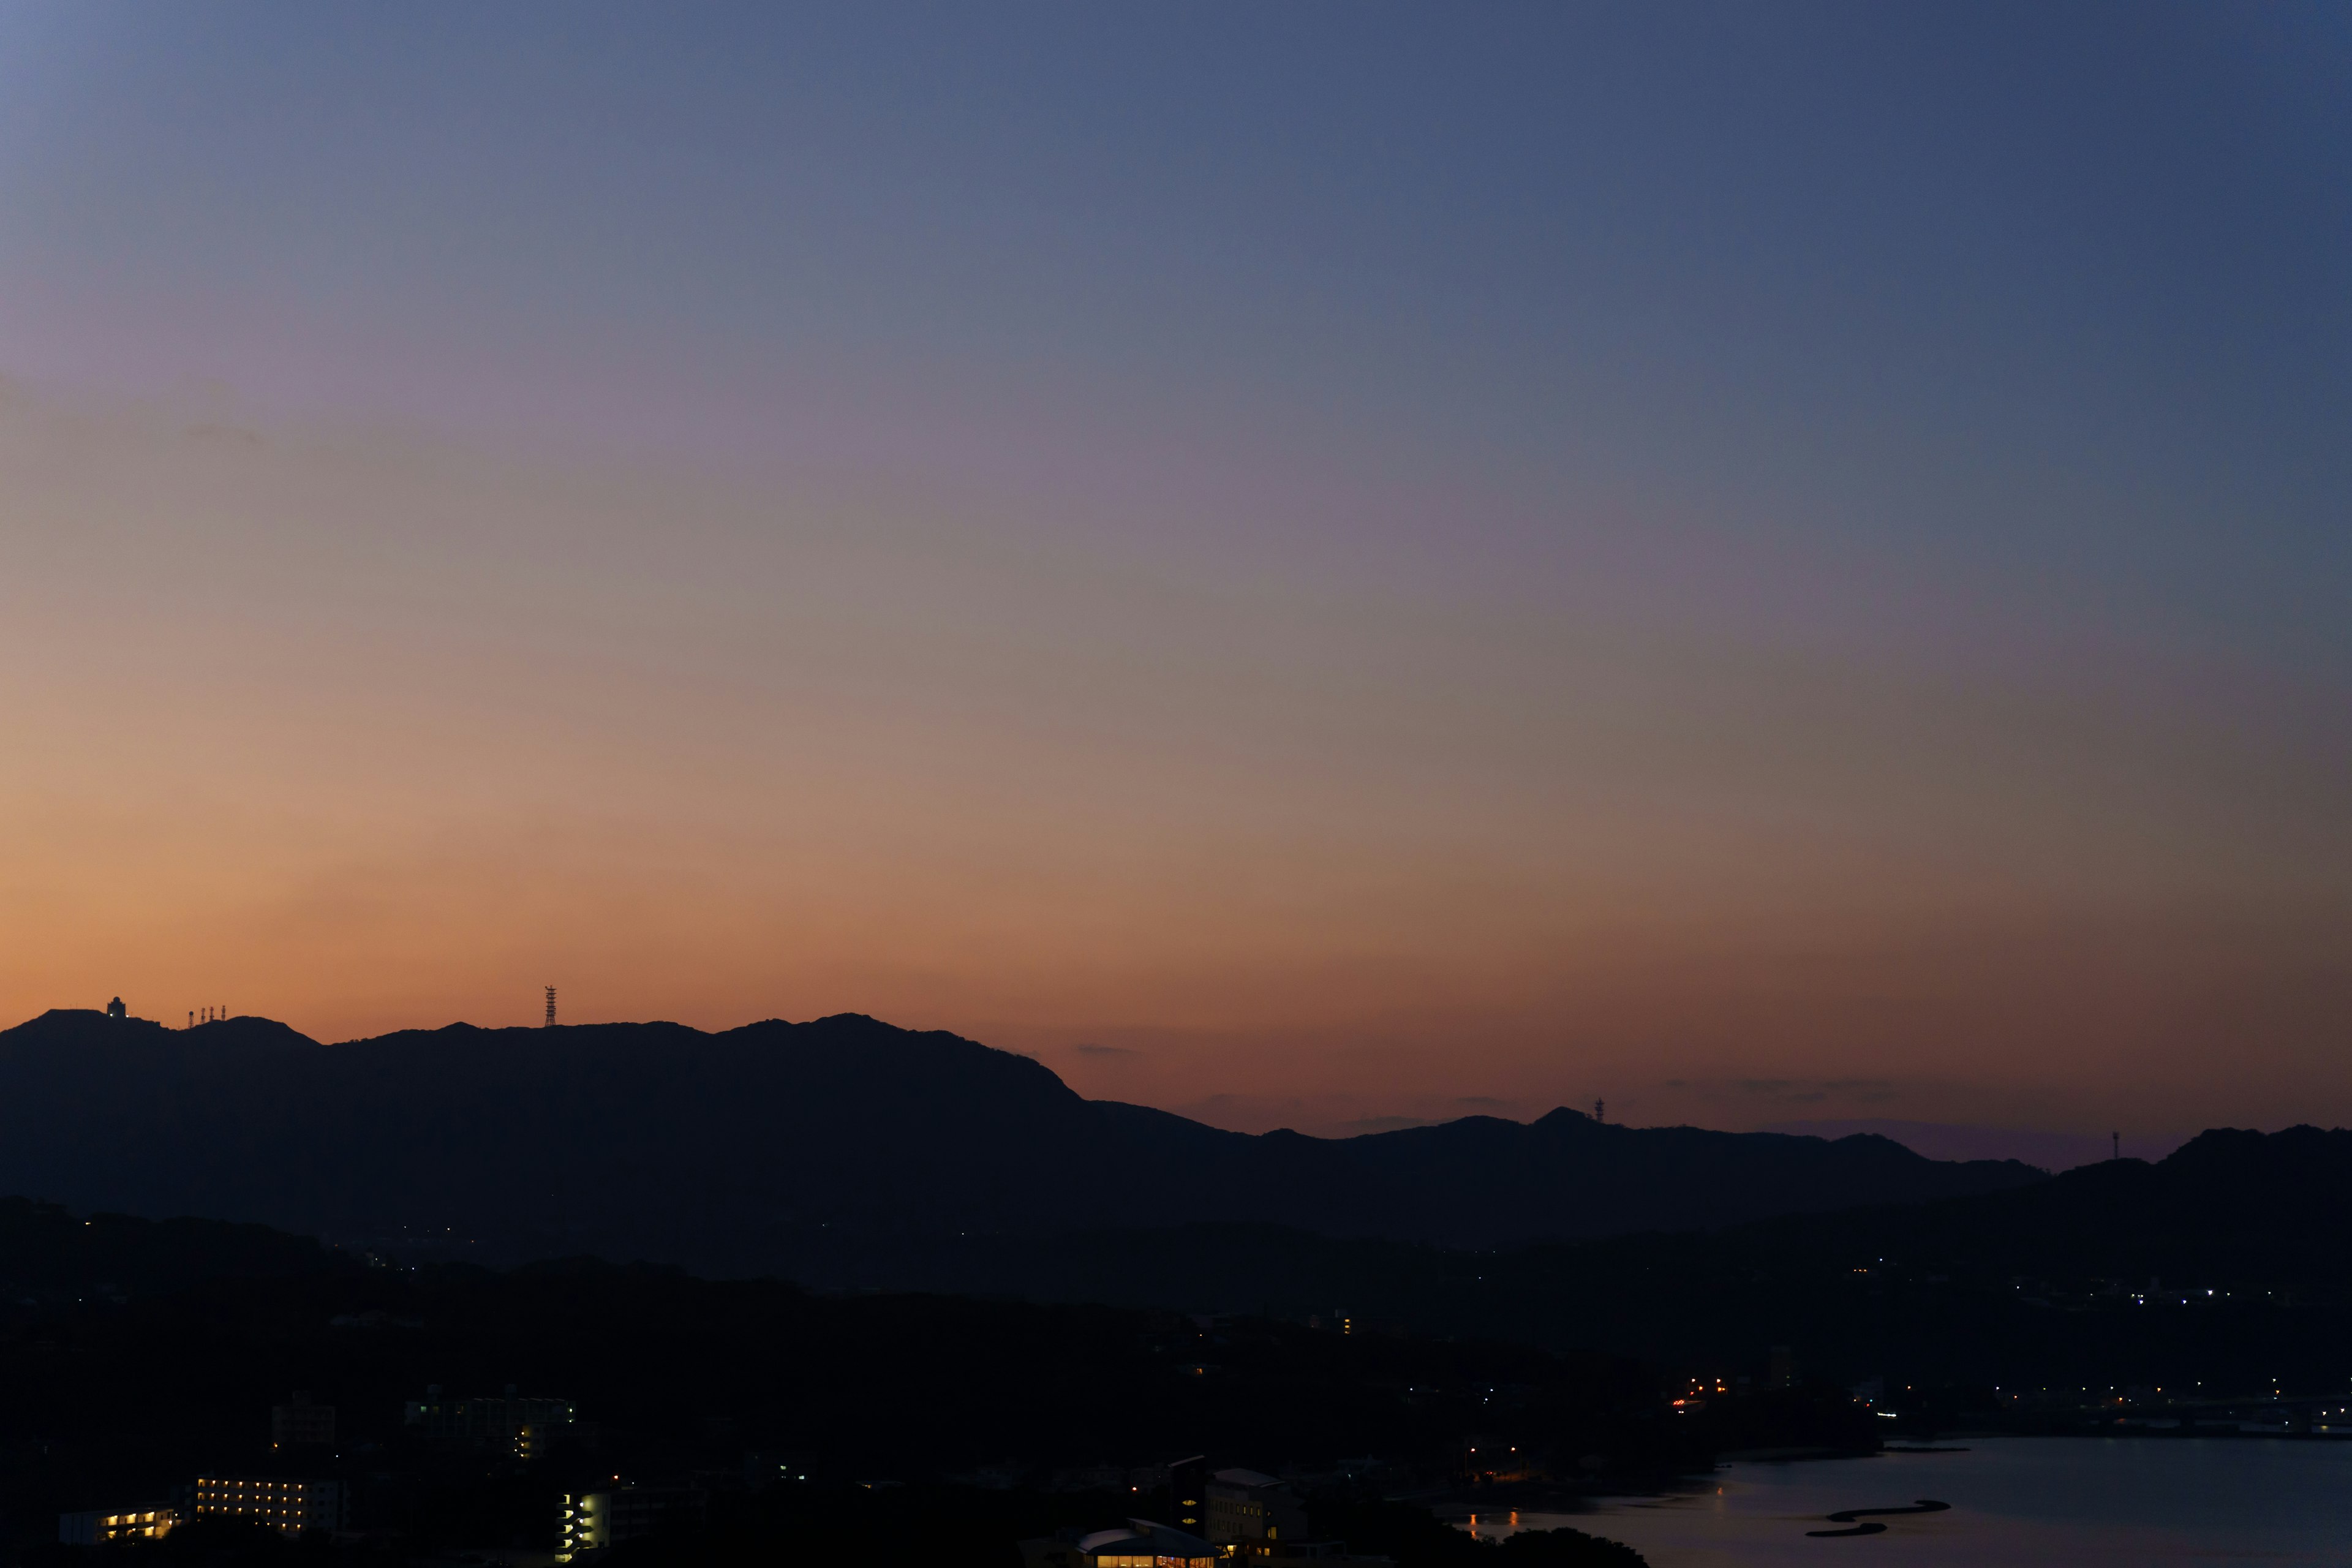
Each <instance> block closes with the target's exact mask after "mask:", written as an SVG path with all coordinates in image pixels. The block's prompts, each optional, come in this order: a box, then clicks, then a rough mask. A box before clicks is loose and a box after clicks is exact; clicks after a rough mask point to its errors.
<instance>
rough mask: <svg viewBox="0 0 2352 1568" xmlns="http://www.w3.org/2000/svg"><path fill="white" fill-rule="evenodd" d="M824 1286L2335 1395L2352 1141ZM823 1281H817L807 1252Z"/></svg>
mask: <svg viewBox="0 0 2352 1568" xmlns="http://www.w3.org/2000/svg"><path fill="white" fill-rule="evenodd" d="M832 1268H833V1274H832V1276H831V1277H830V1279H827V1280H825V1282H831V1283H852V1282H863V1283H870V1284H879V1285H889V1286H897V1287H899V1288H908V1287H921V1288H926V1289H940V1290H956V1291H963V1292H970V1293H975V1294H983V1295H989V1294H1019V1295H1025V1296H1029V1297H1031V1298H1033V1299H1037V1300H1085V1301H1099V1302H1103V1303H1106V1304H1110V1305H1132V1306H1141V1305H1153V1306H1163V1307H1169V1308H1175V1309H1180V1310H1194V1311H1202V1310H1251V1311H1256V1310H1264V1311H1267V1312H1270V1313H1272V1314H1274V1315H1276V1316H1293V1317H1297V1316H1302V1315H1305V1314H1307V1313H1309V1312H1321V1313H1325V1314H1329V1313H1332V1312H1334V1311H1335V1310H1336V1311H1346V1312H1348V1313H1349V1314H1351V1315H1352V1316H1353V1317H1354V1319H1355V1321H1357V1322H1359V1323H1360V1324H1372V1325H1388V1324H1393V1325H1396V1326H1399V1327H1402V1328H1405V1329H1408V1330H1410V1331H1414V1332H1418V1333H1434V1334H1458V1335H1469V1336H1490V1337H1494V1338H1497V1339H1505V1340H1517V1341H1523V1342H1528V1343H1534V1344H1541V1345H1546V1346H1549V1347H1552V1348H1555V1349H1580V1350H1599V1351H1607V1352H1613V1353H1619V1354H1630V1355H1638V1356H1646V1357H1656V1358H1659V1359H1661V1360H1664V1361H1666V1362H1669V1363H1688V1364H1690V1365H1693V1366H1694V1367H1696V1368H1698V1369H1702V1370H1706V1371H1709V1372H1711V1373H1720V1372H1725V1371H1737V1372H1748V1373H1761V1372H1762V1371H1763V1365H1762V1361H1763V1355H1764V1351H1765V1348H1766V1347H1767V1346H1769V1345H1772V1344H1789V1345H1792V1346H1794V1347H1795V1348H1796V1350H1797V1352H1798V1356H1799V1360H1800V1362H1801V1363H1803V1364H1805V1365H1807V1366H1809V1367H1811V1368H1813V1369H1814V1370H1816V1371H1819V1372H1823V1373H1829V1374H1831V1375H1832V1376H1834V1377H1836V1378H1838V1379H1840V1380H1842V1381H1852V1380H1854V1379H1858V1378H1862V1377H1865V1376H1874V1375H1885V1376H1889V1377H1893V1378H1895V1379H1896V1380H1897V1381H1898V1382H1900V1381H1905V1380H1912V1379H1917V1380H1920V1381H1922V1382H1925V1381H1932V1380H1941V1379H1958V1380H1962V1381H1967V1380H1978V1381H1980V1382H1981V1383H1982V1384H1984V1385H1985V1386H1986V1387H1988V1388H1990V1387H1991V1386H1993V1385H2007V1386H2011V1387H2016V1386H2020V1385H2023V1386H2028V1387H2031V1386H2035V1385H2036V1384H2039V1383H2042V1382H2043V1381H2045V1380H2046V1381H2047V1382H2048V1383H2050V1384H2058V1383H2065V1384H2069V1385H2074V1384H2088V1385H2104V1384H2110V1383H2111V1384H2115V1385H2116V1387H2118V1388H2121V1387H2124V1386H2126V1385H2129V1384H2145V1385H2148V1386H2159V1387H2189V1386H2193V1385H2194V1384H2198V1383H2203V1384H2206V1385H2207V1386H2208V1387H2210V1388H2212V1389H2216V1390H2228V1391H2231V1392H2239V1391H2242V1390H2245V1389H2250V1388H2255V1387H2267V1386H2269V1385H2270V1382H2271V1380H2272V1379H2273V1378H2279V1379H2284V1380H2285V1381H2286V1382H2288V1383H2291V1384H2297V1385H2300V1386H2303V1387H2305V1388H2314V1387H2331V1388H2332V1387H2336V1386H2338V1385H2339V1384H2340V1380H2341V1377H2342V1365H2341V1362H2342V1346H2343V1344H2344V1342H2345V1341H2346V1339H2347V1336H2352V1131H2343V1130H2340V1129H2339V1130H2335V1131H2322V1130H2320V1129H2318V1128H2315V1127H2294V1128H2289V1129H2287V1130H2286V1131H2282V1132H2274V1133H2271V1134H2268V1135H2265V1134H2263V1133H2260V1132H2250V1131H2236V1130H2230V1129H2218V1130H2215V1131H2208V1132H2206V1133H2203V1134H2202V1135H2200V1137H2198V1138H2196V1139H2194V1140H2192V1141H2191V1142H2189V1143H2187V1144H2185V1145H2183V1146H2182V1147H2181V1148H2180V1149H2179V1150H2178V1151H2176V1152H2174V1153H2173V1154H2171V1155H2170V1156H2169V1157H2168V1158H2167V1159H2165V1160H2162V1161H2160V1162H2158V1163H2154V1164H2149V1163H2146V1162H2143V1161H2139V1160H2114V1161H2108V1162H2104V1163H2099V1164H2096V1165H2086V1166H2083V1167H2080V1168H2078V1169H2076V1170H2074V1171H2070V1172H2067V1173H2064V1174H2063V1175H2060V1176H2056V1177H2053V1178H2052V1179H2050V1180H2047V1181H2043V1182H2038V1183H2035V1184H2032V1185H2031V1186H2027V1187H2022V1188H2019V1189H2016V1190H2012V1191H2008V1192H2000V1193H1988V1194H1976V1195H1972V1196H1967V1197H1959V1198H1951V1199H1946V1200H1941V1201H1937V1202H1932V1203H1926V1204H1904V1205H1894V1204H1889V1205H1879V1206H1873V1207H1864V1208H1849V1209H1843V1210H1839V1211H1836V1212H1832V1213H1818V1214H1810V1215H1783V1216H1780V1217H1776V1218H1772V1219H1768V1220H1759V1221H1753V1222H1750V1223H1748V1224H1744V1225H1738V1226H1727V1227H1725V1228H1722V1229H1719V1230H1715V1231H1712V1232H1706V1233H1696V1232H1686V1233H1682V1234H1657V1233H1651V1234H1643V1235H1627V1236H1619V1237H1606V1238H1601V1239H1595V1240H1589V1241H1581V1242H1575V1243H1567V1244H1544V1245H1537V1246H1530V1247H1515V1248H1508V1249H1505V1250H1501V1251H1493V1252H1475V1253H1473V1252H1463V1251H1454V1250H1447V1249H1444V1248H1440V1247H1428V1246H1421V1245H1415V1244H1411V1243H1404V1242H1397V1241H1391V1240H1381V1239H1374V1238H1366V1237H1358V1238H1338V1237H1318V1236H1314V1235H1309V1234H1307V1233H1306V1232H1303V1231H1300V1230H1297V1229H1290V1228H1286V1227H1282V1226H1270V1225H1262V1226H1244V1225H1196V1226H1172V1227H1167V1228H1162V1229H1158V1230H1152V1231H1099V1232H1094V1233H1089V1234H1084V1235H1067V1236H1058V1237H1021V1238H1013V1239H1006V1240H999V1241H997V1242H995V1243H993V1244H992V1245H988V1246H982V1245H980V1244H977V1243H973V1242H961V1243H958V1244H955V1245H952V1246H946V1247H930V1248H928V1249H924V1250H922V1251H914V1250H906V1249H902V1250H900V1251H898V1252H896V1253H885V1252H882V1251H879V1250H877V1249H876V1248H873V1247H867V1248H866V1249H864V1250H862V1251H859V1250H856V1249H852V1248H848V1247H845V1248H844V1249H843V1250H842V1252H841V1253H840V1255H839V1256H838V1257H837V1258H835V1259H834V1260H832ZM810 1277H811V1278H814V1279H824V1276H822V1275H821V1274H820V1272H819V1271H818V1270H816V1269H814V1268H812V1269H811V1270H810Z"/></svg>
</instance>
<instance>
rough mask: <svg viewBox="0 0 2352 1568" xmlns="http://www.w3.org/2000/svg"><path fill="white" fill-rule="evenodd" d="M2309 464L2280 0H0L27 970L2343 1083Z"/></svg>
mask: <svg viewBox="0 0 2352 1568" xmlns="http://www.w3.org/2000/svg"><path fill="white" fill-rule="evenodd" d="M2347 430H2352V12H2347V11H2346V10H2345V9H2344V8H2342V7H2340V6H2333V5H2294V4H2278V5H2264V6H2241V5H2168V4H2163V3H2157V0H2133V3H2130V4H2124V5H2100V4H2074V5H2054V6H2053V5H2005V4H1998V3H1988V4H1983V5H1969V6H1949V7H1916V6H1885V5H1867V4H1854V5H1803V4H1791V5H1776V6H1771V7H1762V6H1752V5H1601V4H1591V5H1552V4H1547V5H1503V4H1498V5H1486V6H1480V7H1473V8H1464V7H1450V6H1449V7H1438V6H1393V5H1370V4H1344V5H1343V4H1315V3H1302V4H1286V5H1237V4H1201V5H1122V6H1080V5H1030V6H1020V7H973V6H948V5H940V6H917V5H838V6H808V7H802V6H779V5H740V6H737V5H706V6H698V7H687V8H679V7H665V6H655V5H595V4H572V5H562V6H556V5H504V6H497V7H457V6H444V7H404V8H351V7H337V8H320V7H316V6H310V5H290V4H289V5H258V4H236V3H227V4H222V5H210V6H205V7H193V6H190V7H154V6H132V5H110V4H103V3H92V4H74V5H66V4H47V5H17V4H8V3H0V721H5V738H6V739H5V745H0V1016H5V1017H7V1018H9V1019H12V1020H13V1019H15V1018H20V1017H26V1016H32V1015H34V1014H37V1013H38V1012H40V1011H41V1010H43V1009H45V1008H47V1007H50V1006H58V1005H85V1006H87V1005H100V1004H102V1003H103V1002H104V1001H105V1000H106V999H107V998H108V997H109V996H111V995H114V994H121V996H122V997H123V998H124V999H125V1000H126V1001H127V1002H128V1003H129V1004H130V1005H131V1008H132V1010H133V1011H134V1012H135V1013H139V1014H142V1015H143V1016H152V1017H159V1018H163V1019H165V1020H169V1021H182V1020H184V1017H185V1016H186V1014H187V1013H188V1012H189V1011H190V1010H191V1009H198V1008H202V1007H205V1006H226V1007H229V1008H230V1009H232V1010H233V1011H236V1012H241V1013H256V1014H264V1015H267V1016H273V1017H278V1018H283V1019H285V1020H286V1021H288V1022H289V1023H291V1024H293V1025H294V1026H297V1027H299V1028H301V1029H303V1030H304V1031H306V1032H308V1033H310V1034H311V1035H313V1036H315V1037H319V1038H320V1039H325V1040H336V1039H343V1038H349V1037H358V1036H362V1035H367V1034H372V1033H375V1032H380V1031H383V1030H386V1029H390V1028H394V1027H405V1026H434V1025H438V1024H441V1023H445V1022H448V1021H451V1020H453V1019H465V1020H468V1021H471V1022H475V1023H478V1024H484V1025H497V1024H527V1023H532V1022H536V1021H537V1019H538V1017H539V1015H540V1010H541V987H542V986H543V985H546V984H555V985H557V986H558V987H559V990H560V999H561V1000H560V1005H561V1007H562V1016H563V1018H564V1019H565V1021H567V1022H592V1021H601V1020H606V1019H635V1018H671V1019H677V1020H680V1021H684V1022H687V1023H691V1024H695V1025H698V1026H706V1027H723V1026H732V1025H735V1024H739V1023H743V1022H747V1021H751V1020H753V1019H757V1018H762V1017H770V1016H783V1017H793V1018H804V1017H811V1016H822V1015H824V1014H830V1013H835V1012H845V1011H854V1012H863V1013H870V1014H873V1015H875V1016H879V1017H884V1018H887V1019H890V1020H892V1021H894V1022H898V1023H900V1024H904V1025H907V1026H919V1027H927V1028H948V1029H953V1030H955V1031H956V1032H958V1033H961V1034H964V1035H967V1036H970V1037H974V1038H977V1039H982V1040H984V1041H986V1042H988V1043H990V1044H992V1045H997V1046H1001V1047H1006V1048H1009V1049H1014V1050H1019V1051H1024V1052H1026V1053H1029V1054H1032V1055H1034V1056H1036V1057H1037V1058H1040V1059H1041V1060H1043V1061H1045V1063H1046V1064H1047V1065H1048V1066H1050V1067H1052V1068H1055V1071H1057V1072H1059V1073H1061V1074H1062V1076H1063V1077H1064V1078H1066V1079H1067V1080H1068V1081H1070V1082H1071V1083H1072V1084H1073V1085H1074V1086H1076V1088H1077V1089H1080V1090H1081V1091H1082V1092H1085V1093H1087V1094H1089V1095H1093V1096H1097V1097H1106V1098H1116V1099H1122V1100H1136V1101H1140V1102H1144V1103H1150V1104H1155V1105H1160V1106H1165V1107H1168V1108H1171V1109H1173V1110H1181V1111H1183V1112H1185V1113H1186V1114H1190V1115H1195V1116H1200V1117H1202V1118H1203V1119H1205V1120H1208V1121H1214V1122H1217V1123H1218V1124H1220V1125H1225V1126H1232V1127H1238V1128H1244V1129H1248V1130H1253V1131H1255V1130H1262V1129H1265V1128H1268V1127H1273V1126H1279V1125H1287V1126H1295V1127H1299V1128H1302V1129H1305V1130H1308V1131H1318V1132H1325V1133H1338V1132H1345V1131H1361V1130H1367V1129H1372V1128H1380V1127H1389V1126H1397V1125H1404V1124H1410V1123H1412V1122H1414V1121H1430V1120H1440V1119H1444V1118H1447V1117H1452V1116H1458V1115H1464V1114H1495V1115H1505V1116H1514V1117H1521V1118H1525V1117H1530V1116H1533V1115H1537V1114H1540V1113H1541V1112H1542V1111H1544V1110H1548V1109H1549V1108H1550V1107H1551V1106H1553V1105H1556V1104H1561V1103H1570V1104H1575V1105H1578V1106H1580V1107H1582V1106H1587V1105H1589V1104H1590V1103H1591V1101H1593V1100H1601V1099H1605V1100H1607V1102H1608V1106H1609V1114H1610V1116H1611V1119H1612V1120H1620V1119H1622V1120H1624V1121H1632V1122H1636V1123H1664V1122H1675V1121H1691V1122H1696V1123H1699V1124H1703V1125H1709V1126H1720V1127H1730V1128H1739V1129H1746V1128H1756V1127H1764V1126H1786V1125H1792V1124H1800V1123H1801V1124H1807V1125H1816V1124H1817V1125H1821V1126H1823V1127H1852V1126H1859V1125H1863V1124H1864V1123H1869V1124H1873V1125H1880V1124H1883V1125H1886V1126H1890V1127H1892V1126H1897V1125H1901V1126H1910V1127H1915V1128H1916V1127H1927V1128H1944V1129H1947V1130H1949V1129H1952V1128H1956V1127H1957V1128H1961V1129H1966V1128H1989V1129H2000V1130H2002V1131H2001V1133H2000V1136H2001V1137H2002V1138H2006V1139H2008V1140H2009V1142H2008V1143H2007V1144H2004V1145H2002V1146H2003V1147H2025V1146H2027V1145H2026V1144H2020V1143H2018V1142H2017V1139H2018V1138H2020V1137H2027V1138H2029V1140H2030V1139H2031V1138H2037V1137H2038V1138H2040V1139H2042V1142H2040V1143H2033V1144H2032V1145H2031V1146H2032V1147H2034V1148H2044V1147H2047V1148H2061V1147H2094V1146H2095V1145H2096V1144H2100V1143H2104V1142H2105V1141H2106V1137H2107V1134H2108V1133H2110V1132H2111V1131H2120V1132H2121V1133H2122V1135H2123V1139H2124V1143H2125V1146H2126V1152H2133V1148H2134V1145H2137V1146H2138V1148H2140V1149H2141V1150H2143V1151H2157V1152H2160V1150H2161V1149H2162V1148H2166V1147H2169V1146H2170V1143H2171V1142H2174V1141H2177V1140H2178V1139H2179V1137H2181V1136H2184V1135H2185V1134H2187V1133H2188V1132H2191V1131H2195V1130H2196V1129H2198V1128H2200V1127H2202V1126H2207V1125H2213V1124H2232V1125H2242V1126H2265V1127H2269V1126H2279V1125H2284V1124H2287V1123H2291V1122H2294V1121H2318V1122H2321V1123H2326V1124H2334V1123H2341V1122H2345V1121H2352V1051H2347V1049H2346V1047H2347V1044H2352V727H2348V726H2347V713H2352V708H2347V699H2352V618H2347V615H2346V605H2347V595H2352V527H2347V523H2352V519H2347V500H2346V498H2347V495H2352V439H2347ZM1937 1136H1939V1137H1942V1138H1943V1142H1941V1143H1939V1144H1938V1148H1939V1149H1961V1146H1962V1145H1963V1144H1965V1143H1966V1139H1965V1138H1962V1139H1961V1142H1960V1143H1958V1144H1955V1143H1953V1142H1952V1141H1951V1138H1950V1137H1945V1136H1944V1135H1942V1134H1938V1135H1937ZM1989 1136H1990V1135H1989ZM2070 1141H2071V1142H2070ZM2086 1141H2088V1142H2086ZM1962 1152H1965V1150H1964V1149H1963V1150H1962Z"/></svg>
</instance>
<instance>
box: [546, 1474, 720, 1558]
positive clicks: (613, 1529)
mask: <svg viewBox="0 0 2352 1568" xmlns="http://www.w3.org/2000/svg"><path fill="white" fill-rule="evenodd" d="M709 1507H710V1494H709V1492H707V1491H705V1490H703V1489H701V1488H700V1487H693V1486H635V1485H625V1486H614V1487H612V1488H609V1489H606V1490H604V1491H595V1492H577V1493H566V1494H565V1496H564V1499H563V1546H562V1551H560V1552H557V1554H556V1561H557V1562H559V1563H569V1562H571V1561H572V1559H573V1558H574V1557H576V1556H578V1555H579V1554H580V1553H581V1552H594V1551H597V1550H599V1549H600V1548H603V1547H606V1546H617V1545H619V1544H620V1543H621V1542H624V1541H635V1540H636V1539H637V1538H638V1537H639V1536H641V1535H651V1534H653V1533H654V1531H656V1530H659V1529H660V1528H661V1527H662V1526H663V1525H665V1524H670V1523H677V1524H687V1525H691V1524H697V1523H699V1522H700V1521H702V1519H703V1517H704V1515H705V1514H707V1513H708V1512H709Z"/></svg>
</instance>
